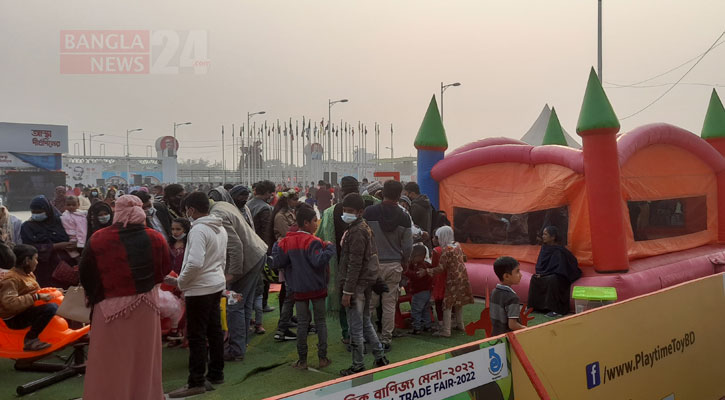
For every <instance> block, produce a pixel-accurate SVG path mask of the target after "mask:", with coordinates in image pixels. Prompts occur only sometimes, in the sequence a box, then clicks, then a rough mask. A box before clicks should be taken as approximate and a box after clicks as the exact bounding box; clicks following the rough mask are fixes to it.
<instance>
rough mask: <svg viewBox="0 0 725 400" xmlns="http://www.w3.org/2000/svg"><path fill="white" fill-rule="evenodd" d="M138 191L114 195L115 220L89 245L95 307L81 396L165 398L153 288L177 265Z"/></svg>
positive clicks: (86, 261)
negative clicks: (151, 223) (148, 221)
mask: <svg viewBox="0 0 725 400" xmlns="http://www.w3.org/2000/svg"><path fill="white" fill-rule="evenodd" d="M142 204H143V203H142V202H141V200H140V199H139V198H138V197H136V196H131V195H126V196H121V197H119V199H118V200H117V201H116V209H115V214H114V216H113V225H112V226H111V227H109V228H107V229H102V230H100V231H97V232H96V233H95V234H93V236H91V239H90V241H88V242H87V243H86V247H85V249H84V251H83V257H82V259H81V265H80V275H81V284H82V285H83V288H84V289H85V290H86V296H87V298H88V303H89V304H90V305H91V306H92V307H93V308H92V311H91V326H92V328H91V330H92V333H91V334H92V336H93V340H92V341H91V344H90V346H89V350H88V361H87V364H86V365H87V368H86V376H85V384H84V388H83V398H85V399H156V400H160V399H163V398H164V393H163V387H162V384H161V323H160V317H159V315H160V314H159V307H158V292H157V290H155V289H154V288H155V286H156V285H157V284H159V283H161V282H162V280H163V278H164V276H166V275H167V274H168V273H169V272H170V271H171V256H170V251H169V245H168V244H167V242H166V240H165V239H164V237H163V235H161V234H160V233H158V232H156V231H154V230H153V229H151V228H149V227H147V226H146V213H144V211H143V209H142Z"/></svg>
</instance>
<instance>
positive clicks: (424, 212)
mask: <svg viewBox="0 0 725 400" xmlns="http://www.w3.org/2000/svg"><path fill="white" fill-rule="evenodd" d="M403 195H404V196H408V198H409V199H410V216H411V217H412V218H413V223H414V224H416V225H418V227H419V228H420V229H421V230H423V232H428V233H429V234H430V233H431V231H430V230H431V219H432V216H433V208H432V207H431V204H430V199H428V196H426V195H424V194H420V186H418V184H417V183H415V182H408V183H406V184H405V189H404V190H403Z"/></svg>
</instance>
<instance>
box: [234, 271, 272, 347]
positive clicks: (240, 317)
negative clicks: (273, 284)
mask: <svg viewBox="0 0 725 400" xmlns="http://www.w3.org/2000/svg"><path fill="white" fill-rule="evenodd" d="M266 260H267V259H266V257H262V258H261V259H260V261H259V262H258V263H257V264H256V265H255V266H254V267H253V268H252V270H251V271H249V272H248V273H247V274H246V275H245V276H244V277H243V278H242V279H239V280H238V281H236V282H234V283H232V284H231V285H230V290H233V291H235V292H237V293H239V294H241V295H242V301H240V302H238V303H236V304H234V305H231V306H228V307H227V326H228V327H229V343H228V344H227V348H226V352H227V354H229V355H232V356H234V357H244V355H245V354H246V353H247V344H248V343H249V341H250V340H251V339H252V335H250V334H249V323H250V321H251V320H252V311H253V309H254V300H255V295H254V291H255V288H256V287H257V281H258V280H259V279H260V278H261V277H260V271H261V270H262V267H264V263H265V262H266Z"/></svg>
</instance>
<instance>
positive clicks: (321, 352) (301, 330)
mask: <svg viewBox="0 0 725 400" xmlns="http://www.w3.org/2000/svg"><path fill="white" fill-rule="evenodd" d="M310 303H312V312H313V313H314V316H315V328H316V329H317V356H318V357H319V358H327V321H326V320H325V312H326V311H325V298H324V297H323V298H320V299H313V300H296V301H295V308H296V309H297V354H298V355H299V357H300V360H301V361H305V362H306V361H307V331H308V329H309V327H310V319H311V318H310Z"/></svg>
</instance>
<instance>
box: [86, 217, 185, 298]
mask: <svg viewBox="0 0 725 400" xmlns="http://www.w3.org/2000/svg"><path fill="white" fill-rule="evenodd" d="M170 271H171V252H170V250H169V245H168V243H167V242H166V239H164V237H163V236H162V235H161V234H160V233H158V232H156V231H155V230H153V229H151V228H147V227H146V226H144V225H128V227H126V228H123V227H122V226H121V225H111V226H109V227H107V228H103V229H101V230H99V231H97V232H96V233H94V234H93V236H91V239H90V241H88V242H87V243H86V247H85V249H84V250H83V256H82V258H81V263H80V275H81V284H82V285H83V288H84V289H85V290H86V295H87V296H88V299H89V300H90V302H91V304H96V303H99V302H101V301H102V300H104V299H108V298H112V297H122V296H131V295H134V294H141V293H146V292H148V291H150V290H151V289H153V287H154V285H156V284H157V283H161V281H163V279H164V276H166V275H167V274H168V273H169V272H170Z"/></svg>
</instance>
